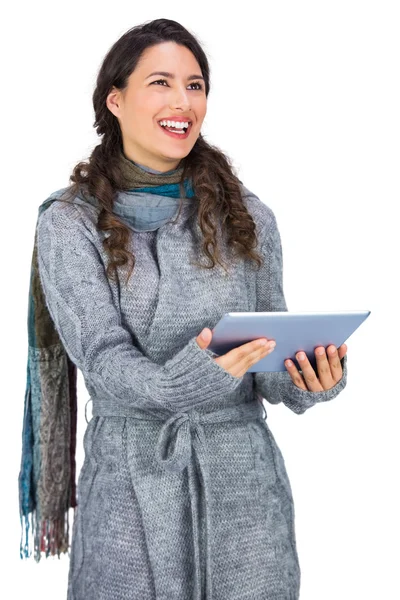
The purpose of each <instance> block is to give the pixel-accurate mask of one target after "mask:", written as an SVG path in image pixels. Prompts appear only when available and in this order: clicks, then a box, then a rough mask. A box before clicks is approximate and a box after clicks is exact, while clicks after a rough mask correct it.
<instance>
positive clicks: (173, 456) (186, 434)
mask: <svg viewBox="0 0 400 600" xmlns="http://www.w3.org/2000/svg"><path fill="white" fill-rule="evenodd" d="M262 409H263V407H262V405H261V404H260V402H259V401H258V400H256V401H252V402H248V403H245V404H240V405H238V406H233V407H230V408H226V409H222V410H218V411H215V412H211V413H206V414H199V413H198V412H196V410H190V411H188V412H179V413H175V414H174V415H172V416H171V417H170V418H169V419H168V420H167V421H165V422H164V424H163V426H162V427H161V431H160V434H159V437H158V441H157V446H156V460H157V462H158V464H160V465H161V466H162V467H163V468H164V469H167V470H170V471H175V472H179V471H182V470H183V469H184V468H185V467H187V468H188V471H187V473H188V482H189V493H190V505H191V513H192V524H193V535H194V539H193V544H194V546H193V547H194V561H195V577H194V580H195V581H194V598H193V600H202V599H203V598H205V599H206V600H212V585H211V544H210V540H211V537H210V530H211V516H210V514H209V510H210V506H211V504H210V495H209V494H210V492H209V470H208V461H207V440H206V437H205V434H204V429H203V424H205V423H223V422H226V421H242V420H243V419H248V420H251V419H255V418H260V417H261V411H262ZM172 442H175V443H174V446H173V450H172V451H171V452H169V445H170V444H171V443H172ZM196 459H197V460H196ZM197 468H198V472H199V474H200V475H201V479H202V486H201V489H202V490H203V492H204V497H200V501H203V505H204V511H203V514H204V515H205V529H206V557H205V569H206V577H205V582H206V594H205V595H204V594H203V593H202V589H201V562H200V559H201V557H200V543H199V507H198V501H197V496H196V486H195V479H196V469H197Z"/></svg>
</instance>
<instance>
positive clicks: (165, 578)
mask: <svg viewBox="0 0 400 600" xmlns="http://www.w3.org/2000/svg"><path fill="white" fill-rule="evenodd" d="M209 90H210V81H209V65H208V62H207V59H206V56H205V53H204V51H203V50H202V49H201V47H200V45H199V43H198V42H197V41H196V39H195V38H194V37H193V35H192V34H191V33H190V32H188V31H187V30H186V29H185V28H184V27H182V26H181V25H180V24H179V23H177V22H176V21H171V20H169V19H157V20H155V21H152V22H150V23H146V24H144V25H142V26H138V27H134V28H133V29H131V30H129V31H128V32H127V33H125V34H124V35H123V36H122V37H121V39H119V40H118V41H117V42H116V43H115V44H114V46H113V47H112V48H111V49H110V51H109V52H108V54H107V56H106V57H105V59H104V62H103V65H102V67H101V69H100V71H99V74H98V79H97V87H96V89H95V92H94V95H93V103H94V110H95V115H96V121H95V126H96V130H97V133H98V134H99V135H102V136H103V138H102V141H101V143H100V144H99V145H98V146H96V147H95V148H94V150H93V152H92V154H91V156H90V159H89V162H88V163H79V164H78V165H77V166H76V167H75V169H74V173H73V176H72V177H71V181H72V182H74V185H73V186H72V187H71V188H70V189H69V190H68V192H69V199H68V200H66V199H65V194H64V193H63V192H64V190H61V193H59V192H56V193H55V194H53V195H52V197H51V203H50V205H49V206H48V207H47V208H46V210H44V211H43V212H42V213H41V215H40V218H39V220H38V227H37V236H38V238H37V239H38V265H39V272H40V279H41V283H42V286H43V290H44V294H45V298H46V304H47V307H48V310H49V312H50V314H51V317H52V319H53V321H54V323H55V326H56V329H57V331H58V333H59V335H60V338H61V340H62V342H63V344H64V347H65V348H66V351H67V352H68V356H69V358H70V359H71V361H72V362H73V363H74V364H75V365H77V366H78V367H79V369H80V370H81V371H82V374H83V377H84V379H85V384H86V386H87V389H88V391H89V393H90V397H91V400H92V402H93V407H92V414H93V416H92V419H91V420H90V422H89V424H88V426H87V429H86V432H85V436H84V447H85V460H84V464H83V467H82V470H81V473H80V476H79V481H78V508H77V514H76V518H75V520H74V526H73V536H72V546H71V561H70V570H69V581H68V600H95V599H96V600H136V599H137V600H156V599H157V600H187V599H190V600H192V599H194V600H202V599H207V600H211V599H212V600H244V599H245V598H248V599H250V598H251V599H252V600H266V599H267V598H268V600H278V599H279V600H295V599H298V597H299V588H300V568H299V561H298V555H297V550H296V541H295V531H294V508H293V499H292V492H291V487H290V483H289V480H288V476H287V473H286V469H285V464H284V460H283V458H282V455H281V453H280V450H279V448H278V446H277V444H276V442H275V440H274V437H273V435H272V433H271V431H270V430H269V427H268V425H267V424H266V422H265V419H264V416H263V406H262V398H265V399H266V400H267V401H269V402H272V403H274V404H276V403H278V402H284V403H285V404H286V405H287V406H288V407H289V408H290V409H291V410H293V411H294V412H296V413H299V414H301V413H303V412H304V411H305V410H307V408H309V407H311V406H313V405H314V404H316V403H317V402H321V401H326V400H330V399H332V398H334V397H336V396H337V395H338V394H339V393H340V391H341V390H342V389H343V388H344V386H345V385H346V358H347V357H346V350H347V349H346V346H345V345H344V344H343V345H342V346H341V347H340V348H339V349H338V350H337V349H336V348H334V347H333V348H334V353H333V355H330V354H329V353H328V355H327V354H326V351H325V348H320V349H321V350H322V354H321V356H320V355H318V354H317V361H318V371H319V373H318V376H317V374H316V373H315V372H314V371H313V369H312V367H311V365H310V363H309V362H308V360H307V358H306V359H305V360H303V361H300V357H299V356H298V357H297V358H298V359H299V364H300V368H301V371H302V373H300V371H299V370H298V369H297V367H296V366H295V365H293V364H291V365H287V373H248V372H247V370H248V369H249V367H250V366H251V365H253V364H254V363H255V362H257V361H258V360H260V359H261V358H262V357H264V356H266V355H268V354H270V353H271V352H273V347H270V345H266V346H260V345H259V340H256V341H253V342H251V343H248V344H244V345H243V346H241V347H240V348H236V349H234V350H232V351H231V352H228V353H227V354H226V355H224V356H219V357H218V356H217V355H215V354H214V353H213V352H211V351H210V350H208V348H207V347H208V345H209V344H210V342H211V338H212V334H211V328H212V327H214V326H215V324H216V323H217V322H218V321H219V319H220V318H221V317H222V315H223V314H224V313H226V312H232V311H277V310H278V311H282V310H287V307H286V302H285V298H284V294H283V289H282V250H281V242H280V236H279V231H278V227H277V223H276V219H275V216H274V214H273V212H272V210H271V209H270V208H269V207H268V206H266V205H265V204H264V203H263V202H262V201H261V200H260V199H259V198H258V197H257V196H256V195H255V194H253V193H252V192H250V191H249V190H248V189H247V188H246V187H245V186H244V185H242V182H241V181H240V180H239V179H238V178H237V177H236V176H235V175H234V173H233V171H232V168H231V166H230V164H229V161H228V159H227V158H226V156H225V155H224V154H223V153H222V152H221V151H219V150H218V149H217V148H215V147H213V146H210V145H209V144H208V143H207V142H206V141H205V139H204V138H203V137H202V135H201V132H200V130H201V125H202V123H203V120H204V117H205V114H206V110H207V96H208V93H209ZM176 122H177V124H176ZM174 125H175V126H174ZM182 132H183V133H182ZM71 199H72V201H71ZM58 200H60V201H58ZM254 249H256V251H254ZM234 250H236V251H237V252H234ZM202 255H206V258H207V259H210V260H211V264H210V263H209V262H208V261H204V260H203V261H202V262H199V259H201V258H202ZM222 258H223V260H222V261H221V259H222ZM255 262H256V263H257V266H258V268H254V263H255ZM129 264H130V268H129V272H127V271H128V269H127V266H128V265H129ZM123 275H127V277H123ZM199 332H201V333H202V334H203V336H201V335H199ZM317 350H318V349H317Z"/></svg>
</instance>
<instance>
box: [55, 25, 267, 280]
mask: <svg viewBox="0 0 400 600" xmlns="http://www.w3.org/2000/svg"><path fill="white" fill-rule="evenodd" d="M170 41H173V42H176V43H177V44H181V45H182V46H186V47H187V48H188V49H189V50H190V51H191V52H192V53H193V55H194V56H195V58H196V60H197V62H198V64H199V66H200V69H201V73H202V75H203V77H204V80H205V81H204V84H205V93H206V96H208V94H209V91H210V68H209V64H208V60H207V57H206V54H205V52H204V51H203V50H202V48H201V46H200V44H199V42H198V41H197V40H196V38H195V37H194V36H193V35H192V34H191V33H190V32H189V31H188V30H187V29H185V28H184V27H183V26H182V25H181V24H180V23H178V22H177V21H173V20H171V19H156V20H154V21H150V22H145V23H144V24H142V25H137V26H135V27H133V28H131V29H129V30H128V31H127V32H126V33H124V34H123V35H122V37H120V39H119V40H117V42H115V44H114V45H113V46H112V47H111V49H110V50H109V51H108V53H107V54H106V56H105V58H104V60H103V63H102V65H101V67H100V70H99V72H98V76H97V81H96V88H95V90H94V93H93V107H94V113H95V122H94V127H95V128H96V131H97V134H98V135H99V136H100V135H102V136H103V138H102V141H101V143H100V144H99V145H97V146H96V147H95V148H94V150H93V151H92V153H91V155H90V157H89V160H88V162H79V163H78V164H77V165H76V166H75V167H74V169H73V173H72V175H71V176H70V181H71V182H72V184H71V185H70V186H69V187H68V188H67V196H68V195H71V197H74V196H75V195H76V194H78V192H79V193H80V195H83V196H84V193H85V190H86V191H87V192H88V193H89V194H90V195H92V196H94V197H95V198H96V199H97V200H98V202H99V204H100V206H101V210H100V212H99V215H98V221H97V228H98V229H99V230H101V231H107V232H109V236H108V237H107V238H106V239H104V241H103V245H104V249H105V251H106V252H107V254H108V256H109V258H110V261H109V264H108V266H107V276H108V277H110V278H113V277H114V276H115V274H116V273H117V267H122V266H123V265H125V264H126V263H128V262H129V261H131V262H132V266H131V269H130V271H129V274H128V279H129V277H130V276H131V274H132V271H133V268H134V265H135V257H134V255H133V254H132V253H131V252H130V251H129V250H128V249H127V245H128V241H129V239H130V235H132V231H131V230H130V229H129V227H127V225H125V224H124V223H122V222H121V221H120V220H119V219H118V217H117V216H116V215H115V214H114V213H113V203H114V198H115V196H116V193H117V192H118V190H120V189H122V185H123V180H122V173H121V169H120V166H119V165H120V161H119V156H120V153H121V152H122V147H123V146H122V134H121V130H120V126H119V122H118V119H117V118H116V117H115V116H114V115H113V114H112V112H111V111H110V110H109V109H108V107H107V105H106V99H107V96H108V94H109V93H110V91H111V90H112V88H113V87H114V86H115V87H116V88H118V89H120V90H124V89H126V87H127V85H128V78H129V76H130V74H131V73H132V72H133V71H134V69H135V68H136V65H137V64H138V61H139V59H140V57H141V55H142V53H143V51H144V50H145V49H147V48H149V47H152V46H155V45H156V44H160V43H163V42H170ZM179 166H183V173H182V178H181V182H180V183H179V186H180V190H181V203H180V206H179V211H180V210H181V206H182V197H184V196H185V191H184V186H183V181H184V180H185V179H187V178H190V180H191V185H192V188H193V191H194V194H195V197H196V201H197V205H198V211H197V219H198V224H199V227H200V229H201V232H202V235H203V251H204V253H205V255H206V256H207V257H208V258H209V259H210V260H211V265H209V266H204V265H199V266H202V267H203V268H206V269H211V268H213V267H214V266H215V263H216V262H217V263H219V264H220V265H221V266H222V267H223V268H224V269H225V267H224V265H223V264H222V262H221V260H220V253H219V249H218V243H217V236H216V230H217V226H221V232H222V234H223V235H224V236H226V238H225V239H226V243H227V246H228V248H229V249H233V247H235V248H236V249H237V251H238V253H239V255H240V256H242V257H248V258H250V259H253V260H255V261H256V262H257V263H258V266H259V267H260V266H261V264H262V257H260V255H259V254H258V253H257V252H254V251H253V248H255V247H256V245H257V239H256V226H255V223H254V220H253V218H252V216H251V215H250V213H249V212H248V210H247V208H246V206H245V204H244V202H243V199H242V195H241V190H240V186H239V184H240V183H241V181H240V180H239V179H238V177H237V176H236V175H235V174H234V172H233V167H232V163H231V161H230V159H229V158H228V157H227V156H226V155H225V154H224V153H223V152H222V151H221V150H219V149H218V148H217V147H215V146H212V145H210V144H209V143H208V142H206V140H205V139H204V137H203V136H202V135H201V133H200V134H199V136H198V138H197V140H196V143H195V144H194V146H193V148H192V150H191V151H190V152H189V154H188V155H187V156H186V157H185V158H184V159H183V160H182V161H181V163H180V165H179ZM209 245H211V252H210V251H209V249H208V246H209Z"/></svg>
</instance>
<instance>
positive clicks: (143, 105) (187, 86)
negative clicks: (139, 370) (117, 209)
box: [107, 42, 207, 171]
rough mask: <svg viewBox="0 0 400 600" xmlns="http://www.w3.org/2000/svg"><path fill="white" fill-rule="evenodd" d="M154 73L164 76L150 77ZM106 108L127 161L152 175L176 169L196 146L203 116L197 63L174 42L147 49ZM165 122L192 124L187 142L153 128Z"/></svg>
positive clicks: (202, 91)
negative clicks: (116, 123)
mask: <svg viewBox="0 0 400 600" xmlns="http://www.w3.org/2000/svg"><path fill="white" fill-rule="evenodd" d="M154 71H165V72H168V73H170V75H169V76H166V75H160V74H158V75H151V73H153V72H154ZM193 75H195V77H193ZM160 80H161V81H160ZM107 107H108V108H109V110H110V111H111V112H112V113H113V114H114V115H115V116H116V117H117V119H118V121H119V124H120V127H121V131H122V140H123V151H124V154H125V156H126V157H127V158H129V159H131V160H133V161H134V162H137V163H140V164H142V165H145V166H147V167H150V168H151V169H155V170H158V171H169V170H171V169H175V168H177V166H178V165H179V162H180V161H181V159H182V158H184V157H185V156H187V155H188V154H189V152H190V151H191V149H192V148H193V146H194V144H195V143H196V140H197V138H198V136H199V133H200V129H201V125H202V123H203V120H204V117H205V115H206V111H207V98H206V93H205V85H204V80H203V78H202V73H201V70H200V67H199V65H198V63H197V60H196V59H195V57H194V55H193V54H192V53H191V51H190V50H189V49H188V48H186V46H180V45H179V44H176V43H175V42H163V43H161V44H157V45H156V46H153V47H151V48H147V49H146V50H145V51H144V52H143V54H142V56H141V58H140V61H139V62H138V64H137V66H136V69H135V70H134V71H133V72H132V73H131V75H130V77H129V80H128V87H127V89H126V90H125V91H124V92H121V91H119V90H118V89H117V88H115V87H114V88H113V90H112V91H111V92H110V94H109V95H108V96H107ZM169 117H175V119H177V118H178V120H181V121H187V120H190V121H191V122H192V125H191V127H190V129H189V134H188V136H187V137H186V136H183V137H180V136H179V134H176V136H174V137H172V136H170V135H168V134H167V133H166V132H165V131H164V129H163V128H162V127H161V126H160V125H159V123H158V122H159V121H160V120H162V119H168V118H169Z"/></svg>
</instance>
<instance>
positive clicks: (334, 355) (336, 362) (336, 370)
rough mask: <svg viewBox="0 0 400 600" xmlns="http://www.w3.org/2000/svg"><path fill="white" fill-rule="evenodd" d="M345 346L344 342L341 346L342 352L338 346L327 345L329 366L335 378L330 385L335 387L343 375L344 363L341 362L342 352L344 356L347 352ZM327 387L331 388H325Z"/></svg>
mask: <svg viewBox="0 0 400 600" xmlns="http://www.w3.org/2000/svg"><path fill="white" fill-rule="evenodd" d="M343 346H345V344H342V346H340V348H339V350H340V349H341V350H340V353H339V352H338V350H337V348H336V346H328V347H327V353H328V360H329V367H330V370H331V373H332V379H333V383H332V385H331V386H330V387H333V386H334V385H335V384H336V383H337V382H338V381H340V380H341V378H342V375H343V369H342V365H341V363H340V360H341V358H342V357H341V354H342V355H343V356H344V355H345V354H346V352H347V347H346V346H345V348H346V350H345V351H344V352H343ZM324 387H325V386H324ZM325 389H329V388H325Z"/></svg>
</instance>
